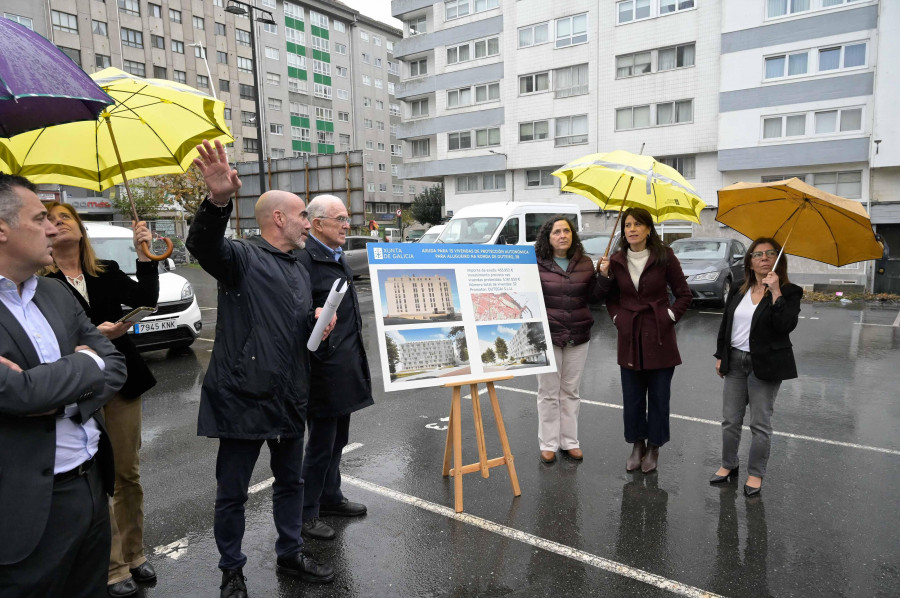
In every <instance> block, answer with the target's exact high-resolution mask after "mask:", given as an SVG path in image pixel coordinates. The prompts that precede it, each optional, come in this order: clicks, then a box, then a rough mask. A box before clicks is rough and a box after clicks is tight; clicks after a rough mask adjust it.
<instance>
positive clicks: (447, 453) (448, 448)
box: [442, 401, 455, 478]
mask: <svg viewBox="0 0 900 598" xmlns="http://www.w3.org/2000/svg"><path fill="white" fill-rule="evenodd" d="M454 421H455V420H454V419H453V402H452V401H451V403H450V419H449V420H448V421H447V441H446V443H445V444H444V469H443V472H442V473H443V476H444V477H445V478H446V477H447V476H448V475H450V458H451V455H452V451H453V422H454Z"/></svg>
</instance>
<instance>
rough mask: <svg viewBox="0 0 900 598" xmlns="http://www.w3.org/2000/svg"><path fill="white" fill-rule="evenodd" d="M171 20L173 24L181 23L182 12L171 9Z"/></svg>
mask: <svg viewBox="0 0 900 598" xmlns="http://www.w3.org/2000/svg"><path fill="white" fill-rule="evenodd" d="M169 20H170V21H172V22H173V23H180V22H181V11H180V10H175V9H174V8H170V9H169Z"/></svg>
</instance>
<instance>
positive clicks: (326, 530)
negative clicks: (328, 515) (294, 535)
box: [300, 517, 335, 540]
mask: <svg viewBox="0 0 900 598" xmlns="http://www.w3.org/2000/svg"><path fill="white" fill-rule="evenodd" d="M300 535H301V536H303V537H304V538H309V539H310V540H334V536H335V533H334V530H333V529H331V526H330V525H328V524H327V523H325V522H324V521H322V520H321V519H319V518H318V517H313V518H312V519H310V520H308V521H304V522H303V528H302V529H301V530H300Z"/></svg>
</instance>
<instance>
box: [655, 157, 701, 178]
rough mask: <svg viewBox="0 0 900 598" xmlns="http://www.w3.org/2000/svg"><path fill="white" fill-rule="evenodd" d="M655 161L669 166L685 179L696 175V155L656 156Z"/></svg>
mask: <svg viewBox="0 0 900 598" xmlns="http://www.w3.org/2000/svg"><path fill="white" fill-rule="evenodd" d="M656 161H657V162H659V163H660V164H665V165H666V166H671V167H672V168H674V169H675V170H677V171H678V172H679V173H681V176H683V177H684V178H686V179H693V178H696V176H697V158H696V156H666V157H663V158H657V159H656Z"/></svg>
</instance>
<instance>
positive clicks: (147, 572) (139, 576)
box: [131, 561, 156, 583]
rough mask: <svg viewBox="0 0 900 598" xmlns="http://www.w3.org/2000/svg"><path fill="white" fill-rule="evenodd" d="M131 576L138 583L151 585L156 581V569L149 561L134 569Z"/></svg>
mask: <svg viewBox="0 0 900 598" xmlns="http://www.w3.org/2000/svg"><path fill="white" fill-rule="evenodd" d="M131 576H132V577H133V578H134V581H136V582H138V583H150V582H153V581H156V569H154V568H153V565H151V564H150V563H149V562H148V561H144V562H143V563H141V564H140V565H138V566H137V567H135V568H134V569H131Z"/></svg>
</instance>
